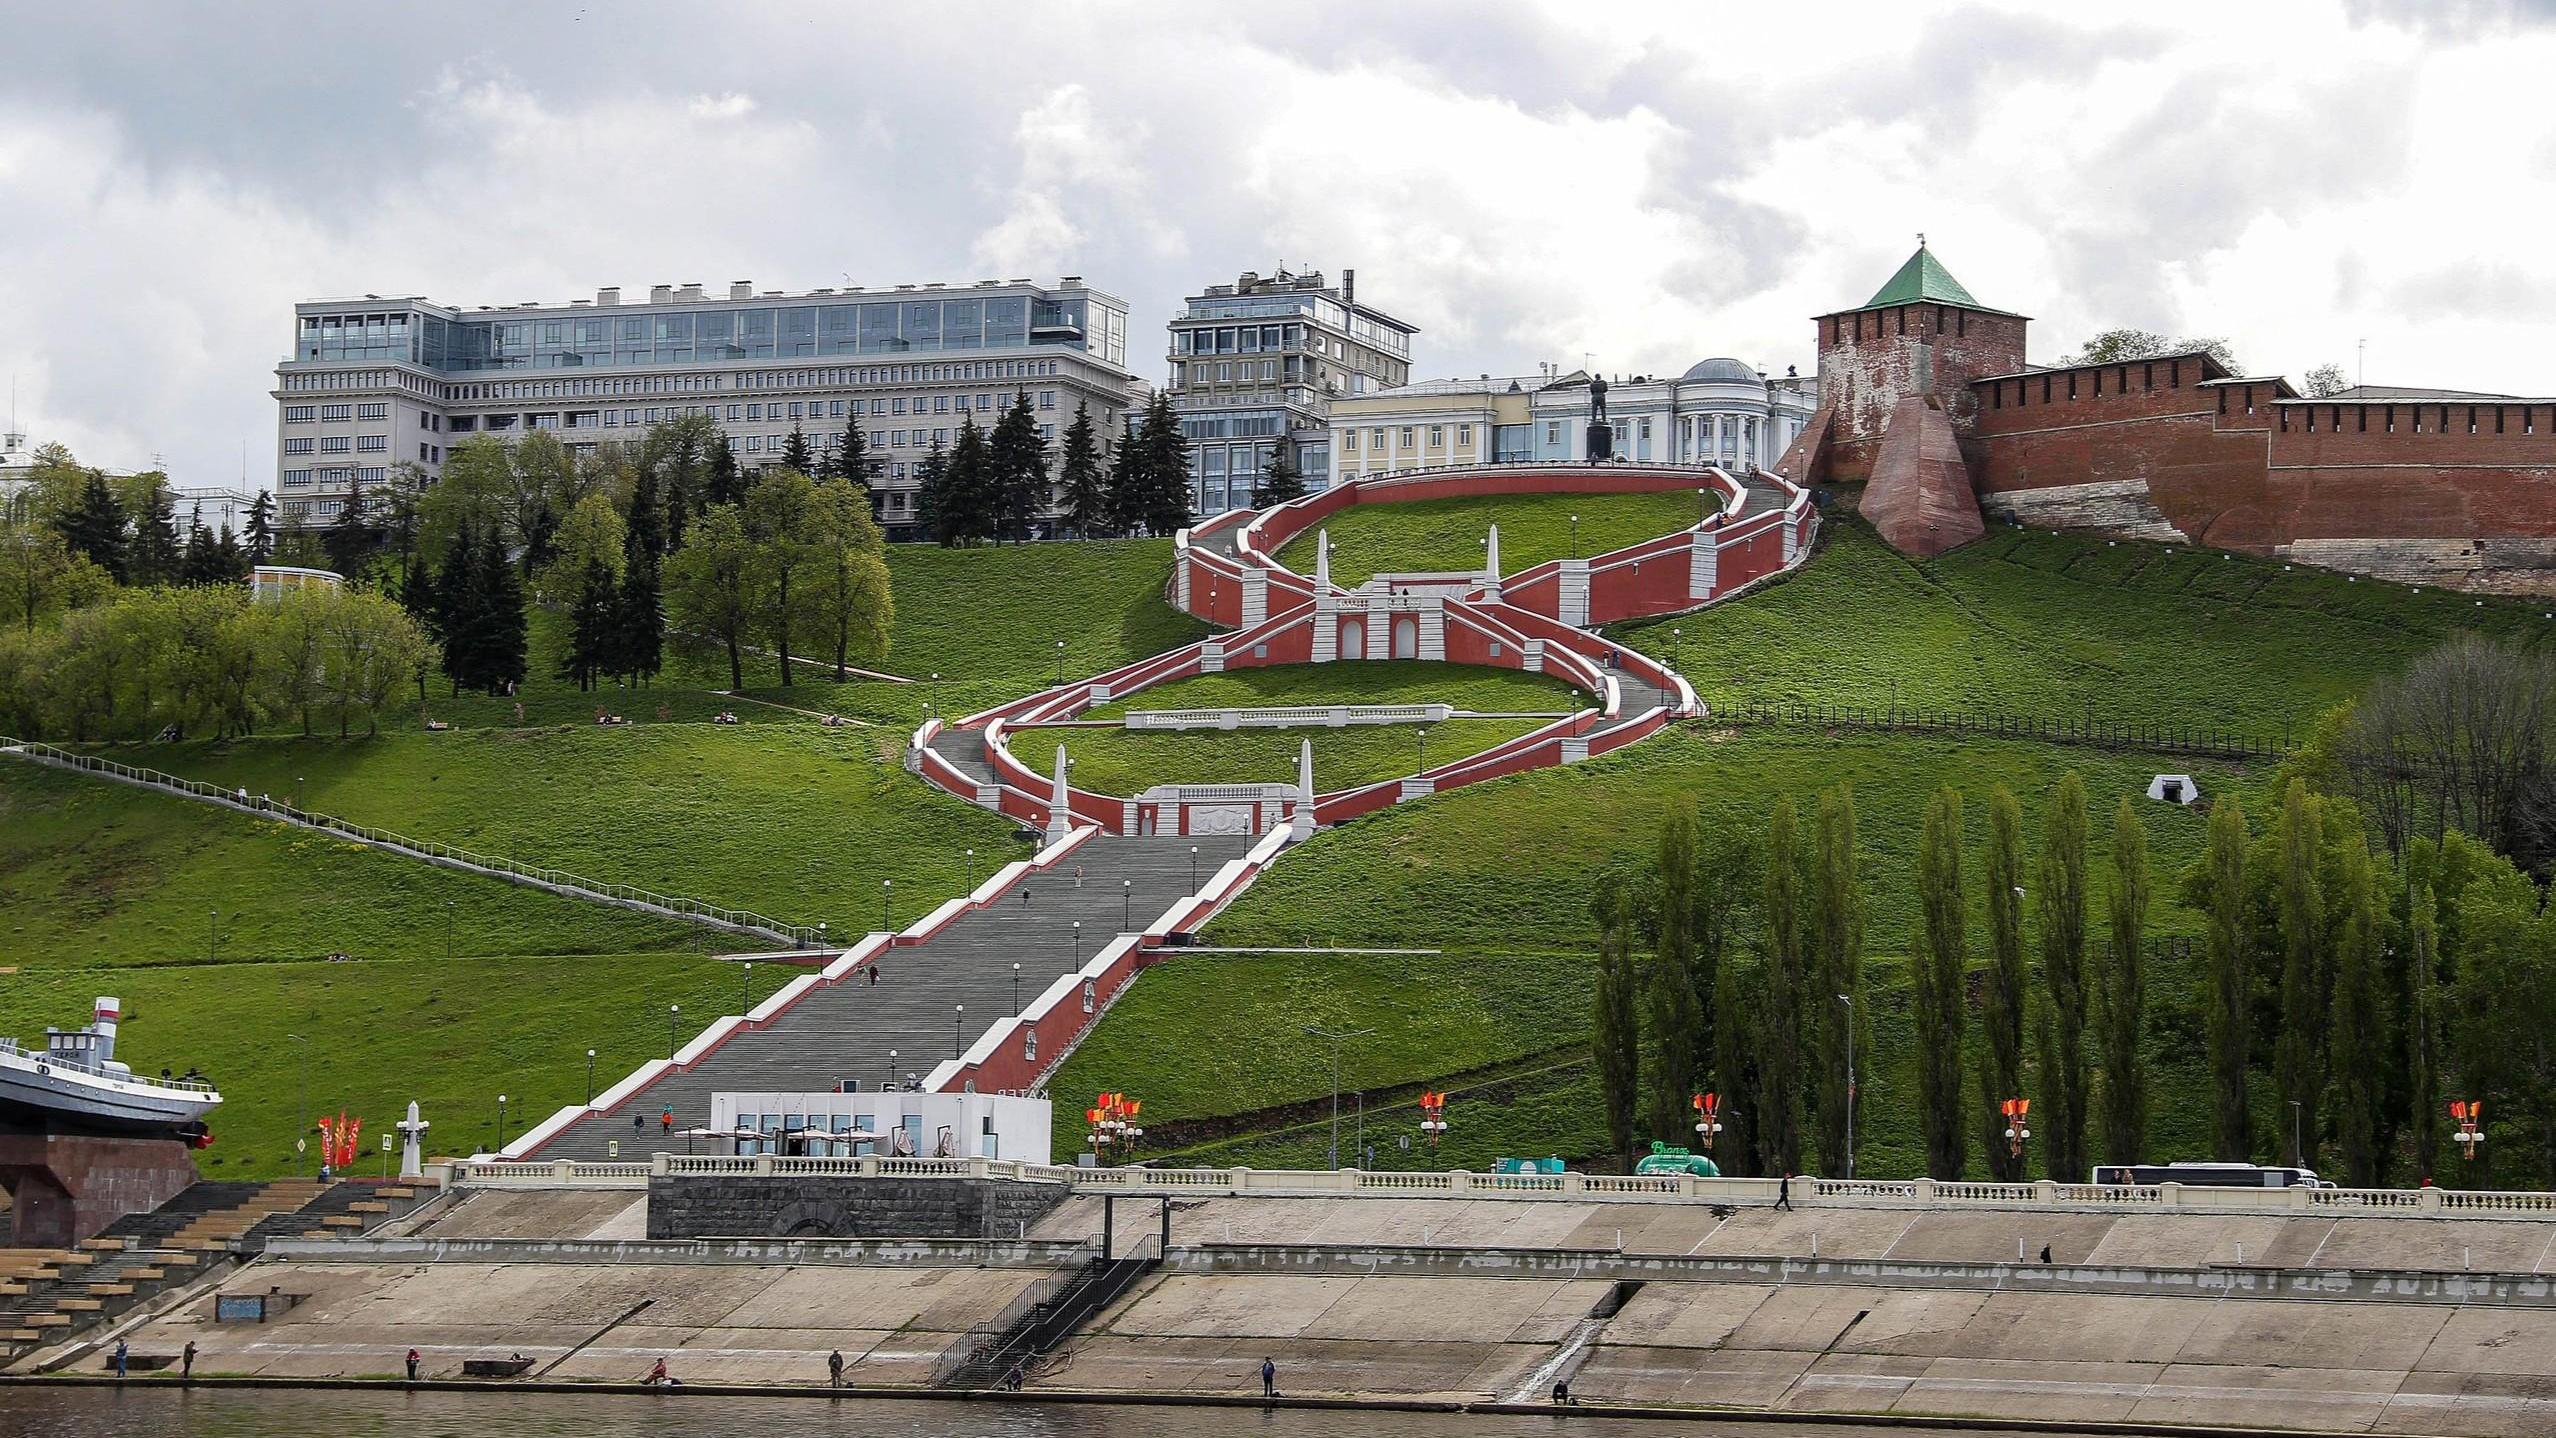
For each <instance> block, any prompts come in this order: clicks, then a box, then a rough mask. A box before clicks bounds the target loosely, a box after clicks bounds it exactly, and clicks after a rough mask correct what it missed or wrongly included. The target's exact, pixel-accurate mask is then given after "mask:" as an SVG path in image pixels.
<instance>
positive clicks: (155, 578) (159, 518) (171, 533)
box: [125, 474, 351, 584]
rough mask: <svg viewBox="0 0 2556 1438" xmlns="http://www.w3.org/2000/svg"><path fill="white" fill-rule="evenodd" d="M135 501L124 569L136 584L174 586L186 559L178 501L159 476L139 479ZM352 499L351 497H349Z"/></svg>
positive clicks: (146, 476) (133, 498)
mask: <svg viewBox="0 0 2556 1438" xmlns="http://www.w3.org/2000/svg"><path fill="white" fill-rule="evenodd" d="M131 492H132V500H131V503H130V504H129V505H128V506H127V507H128V508H129V509H130V510H131V511H132V514H133V538H132V541H131V544H130V546H129V547H128V549H127V550H126V553H125V565H126V568H127V570H128V571H129V579H130V582H132V583H134V584H174V583H176V582H177V580H178V578H179V562H180V560H181V559H182V557H183V551H182V550H181V548H180V545H179V540H178V527H177V497H176V495H175V494H173V493H172V492H171V491H170V489H169V485H168V481H167V480H165V479H163V478H161V477H160V476H159V475H157V474H144V475H137V476H135V478H134V481H133V488H132V491H131ZM350 498H351V497H350Z"/></svg>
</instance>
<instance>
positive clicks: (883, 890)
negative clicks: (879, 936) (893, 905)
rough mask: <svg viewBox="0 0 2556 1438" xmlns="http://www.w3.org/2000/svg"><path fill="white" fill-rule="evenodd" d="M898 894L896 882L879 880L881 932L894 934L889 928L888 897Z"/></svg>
mask: <svg viewBox="0 0 2556 1438" xmlns="http://www.w3.org/2000/svg"><path fill="white" fill-rule="evenodd" d="M895 892H896V880H894V879H881V880H879V932H881V933H893V932H895V931H894V930H892V929H890V928H889V927H888V895H890V894H892V893H895Z"/></svg>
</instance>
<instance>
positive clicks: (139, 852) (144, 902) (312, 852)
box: [0, 761, 709, 1013]
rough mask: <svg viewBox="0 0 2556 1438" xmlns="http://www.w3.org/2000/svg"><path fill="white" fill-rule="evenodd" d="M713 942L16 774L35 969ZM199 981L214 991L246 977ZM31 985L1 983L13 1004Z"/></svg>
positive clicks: (20, 928)
mask: <svg viewBox="0 0 2556 1438" xmlns="http://www.w3.org/2000/svg"><path fill="white" fill-rule="evenodd" d="M216 911H218V912H219V913H220V915H221V919H220V921H219V930H218V933H217V932H216V928H215V921H214V919H213V915H214V913H215V912H216ZM707 932H709V931H706V930H703V929H701V928H699V927H698V926H696V925H691V924H683V923H678V922H676V921H674V920H671V919H656V918H650V917H648V916H646V915H643V914H635V913H630V912H628V911H625V910H622V909H616V908H611V907H608V906H605V905H600V904H589V903H585V902H582V901H580V900H575V899H563V898H558V897H555V896H553V895H550V894H545V893H541V892H539V891H538V890H533V889H519V888H516V887H515V886H513V885H511V884H504V883H499V882H497V881H495V880H493V879H483V878H478V877H474V876H472V875H468V874H459V873H455V872H453V871H451V870H448V869H439V868H436V867H434V866H432V865H429V864H422V863H419V862H417V861H416V860H414V859H404V858H400V857H398V856H396V855H392V854H386V853H383V852H381V851H379V850H376V849H370V848H366V847H364V846H363V845H360V844H352V843H348V842H346V841H344V840H340V839H331V838H326V837H323V836H321V835H317V834H313V833H310V832H309V831H307V830H302V829H297V828H294V827H292V826H290V825H286V824H280V823H276V822H273V821H271V820H263V819H253V818H250V817H248V816H246V815H243V814H235V813H231V812H228V811H226V810H221V809H215V808H212V807H210V806H207V805H203V804H198V803H194V802H191V801H189V800H185V799H179V798H174V797H171V796H168V795H162V794H153V793H149V792H147V791H144V790H141V789H135V788H130V787H128V786H125V785H122V784H116V783H112V782H109V781H107V780H102V779H93V778H88V777H86V776H82V775H75V774H68V773H64V772H62V771H60V770H54V769H43V768H38V767H36V766H35V765H32V764H25V763H20V762H17V761H0V954H5V955H6V956H7V958H6V962H8V963H11V964H16V965H19V966H21V967H22V968H24V969H47V970H52V969H63V968H92V967H97V966H102V965H126V964H166V963H176V962H194V963H201V962H202V961H203V960H205V959H206V958H207V957H218V958H220V959H222V960H226V961H227V960H234V959H250V958H317V957H321V956H324V955H326V954H330V953H334V952H347V953H353V954H360V955H362V956H364V957H366V958H368V959H371V958H419V959H422V958H441V957H443V955H444V953H445V952H446V947H447V944H449V945H450V946H451V950H452V952H454V953H458V954H479V955H523V956H533V955H554V954H591V953H621V952H632V951H640V950H651V949H654V950H670V949H682V948H685V947H687V946H689V945H692V944H695V943H698V942H701V941H702V938H701V936H702V935H704V934H705V933H707ZM540 962H543V963H549V962H552V961H551V960H548V959H543V960H540ZM189 972H190V973H191V974H193V975H195V976H196V977H195V979H194V980H193V981H194V982H196V983H198V984H201V985H202V986H203V987H204V988H205V989H207V990H208V991H211V990H218V989H220V988H222V987H223V986H224V985H225V984H226V983H227V982H228V980H229V976H230V975H231V974H232V973H233V972H234V970H233V969H231V968H230V967H228V966H225V967H223V968H220V969H205V968H196V969H192V970H190V971H189ZM26 982H29V980H28V978H27V977H26V975H24V974H22V975H21V976H20V977H19V978H18V979H13V980H5V981H0V993H6V992H9V991H10V988H11V986H12V985H18V984H23V983H26ZM80 1012H82V1013H85V1012H86V1009H85V1008H82V1009H81V1010H80Z"/></svg>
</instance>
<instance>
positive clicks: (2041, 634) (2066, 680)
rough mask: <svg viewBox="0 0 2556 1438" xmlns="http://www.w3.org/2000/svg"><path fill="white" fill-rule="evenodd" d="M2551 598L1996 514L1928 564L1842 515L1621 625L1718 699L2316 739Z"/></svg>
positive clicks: (2539, 621) (2527, 622)
mask: <svg viewBox="0 0 2556 1438" xmlns="http://www.w3.org/2000/svg"><path fill="white" fill-rule="evenodd" d="M2543 612H2544V611H2543V609H2541V608H2533V607H2531V606H2529V605H2527V604H2523V603H2519V602H2516V601H2507V600H2487V601H2486V602H2485V603H2484V604H2483V605H2482V606H2480V605H2479V604H2478V603H2477V601H2476V600H2475V598H2474V597H2472V596H2469V597H2462V596H2455V595H2447V594H2443V593H2441V592H2440V591H2437V590H2433V591H2426V592H2425V593H2422V594H2419V595H2418V594H2414V593H2412V592H2411V591H2410V590H2408V589H2407V588H2406V587H2405V586H2402V585H2389V584H2380V583H2377V582H2375V581H2371V580H2357V581H2347V580H2346V579H2345V578H2344V577H2342V576H2340V575H2334V574H2328V573H2324V572H2321V571H2311V570H2307V569H2284V568H2283V566H2282V565H2280V564H2279V563H2277V562H2274V561H2269V560H2256V559H2248V558H2242V557H2232V556H2229V555H2226V554H2224V553H2220V552H2216V551H2207V550H2193V549H2190V548H2186V547H2180V546H2163V545H2154V544H2139V543H2133V542H2128V541H2123V542H2120V543H2110V542H2107V541H2104V540H2100V539H2083V538H2074V537H2069V536H2064V535H2053V534H2033V533H2022V532H2018V531H2015V530H2011V529H2005V530H1996V531H1992V532H1991V533H1990V535H1989V537H1988V538H1987V539H1985V540H1982V541H1980V542H1979V543H1976V544H1971V545H1968V546H1965V547H1963V548H1961V549H1957V550H1955V551H1953V552H1952V553H1951V554H1948V555H1945V556H1944V557H1943V558H1941V559H1939V560H1937V561H1935V562H1933V563H1931V564H1919V563H1916V562H1913V561H1911V560H1909V559H1907V558H1905V557H1904V556H1901V555H1899V554H1898V553H1896V552H1894V551H1892V550H1891V549H1889V548H1888V547H1887V546H1885V545H1883V544H1882V543H1881V542H1880V540H1879V539H1877V538H1875V537H1874V535H1873V532H1872V531H1871V530H1870V529H1869V528H1867V527H1865V526H1864V525H1862V524H1860V523H1858V522H1855V521H1853V520H1841V519H1839V518H1838V517H1837V516H1835V515H1831V517H1830V520H1829V524H1828V529H1827V533H1826V537H1825V539H1824V541H1823V543H1822V545H1821V548H1820V550H1819V552H1818V553H1817V555H1815V556H1814V557H1813V559H1812V561H1811V563H1810V564H1809V565H1808V566H1807V567H1806V568H1804V569H1803V570H1802V571H1801V572H1800V573H1799V574H1797V575H1795V576H1794V577H1792V578H1791V579H1788V580H1786V581H1784V582H1783V583H1781V584H1778V585H1775V586H1773V587H1771V588H1769V589H1767V590H1765V591H1763V592H1761V593H1758V594H1754V595H1751V596H1749V597H1747V598H1744V599H1741V600H1738V601H1736V602H1734V603H1731V604H1727V605H1721V606H1717V607H1715V608H1712V609H1708V610H1706V611H1704V612H1703V613H1701V614H1692V615H1686V616H1682V617H1680V618H1676V619H1671V620H1659V621H1651V622H1647V623H1643V624H1638V625H1629V626H1623V627H1621V629H1620V630H1619V631H1618V632H1620V633H1621V634H1622V636H1623V637H1625V638H1626V639H1627V640H1628V642H1630V643H1632V644H1633V645H1634V646H1635V647H1636V648H1639V649H1642V650H1644V651H1645V652H1647V653H1651V654H1654V655H1657V656H1659V657H1661V658H1662V659H1665V660H1667V661H1668V662H1669V663H1670V664H1672V665H1673V666H1675V667H1676V668H1677V669H1678V670H1679V671H1680V672H1682V673H1684V674H1685V675H1686V677H1687V678H1688V679H1689V680H1691V681H1692V682H1693V683H1694V685H1695V687H1696V691H1697V693H1698V694H1699V695H1700V696H1701V697H1702V698H1703V699H1704V701H1705V702H1706V703H1707V704H1716V703H1728V702H1730V701H1733V700H1741V699H1748V700H1759V701H1776V702H1785V703H1793V702H1803V701H1812V702H1822V703H1834V704H1859V705H1869V706H1872V707H1874V708H1883V707H1886V706H1888V705H1889V704H1891V703H1892V702H1893V700H1894V699H1896V701H1897V702H1898V703H1899V704H1900V705H1902V706H1908V707H1926V708H1941V709H1966V710H1973V711H1987V712H1993V713H2001V714H2015V715H2035V716H2047V717H2050V718H2054V719H2065V720H2076V719H2083V718H2086V717H2088V716H2091V717H2093V718H2096V719H2099V720H2105V721H2130V722H2142V723H2150V724H2174V725H2187V726H2196V727H2207V726H2217V727H2220V728H2223V729H2229V730H2240V731H2244V732H2246V733H2249V734H2251V735H2253V736H2255V737H2257V738H2262V739H2268V740H2273V741H2278V740H2280V739H2281V738H2282V736H2283V734H2284V733H2285V731H2286V732H2287V733H2289V734H2290V735H2292V736H2293V737H2304V735H2305V734H2306V732H2307V730H2308V728H2309V727H2310V726H2311V725H2312V724H2313V723H2314V721H2315V720H2316V718H2317V716H2318V715H2319V714H2320V713H2322V712H2323V711H2324V710H2325V709H2327V708H2329V707H2330V706H2332V705H2334V704H2336V703H2338V702H2340V701H2342V700H2344V699H2346V698H2349V697H2350V696H2351V695H2353V694H2355V693H2357V692H2359V691H2360V689H2361V688H2362V687H2363V686H2364V685H2366V684H2367V683H2369V681H2370V680H2372V679H2373V678H2376V677H2378V676H2380V675H2382V674H2387V673H2392V672H2394V671H2395V670H2397V669H2399V668H2401V667H2403V665H2404V664H2405V663H2406V662H2407V661H2408V660H2410V659H2411V658H2413V657H2414V656H2415V655H2417V654H2419V653H2421V652H2422V651H2424V650H2426V649H2428V648H2430V647H2432V646H2433V645H2435V644H2437V643H2439V642H2441V641H2442V640H2443V639H2445V638H2447V637H2449V636H2450V635H2451V634H2453V633H2455V632H2457V631H2458V630H2460V629H2476V630H2481V631H2484V632H2487V633H2495V634H2513V635H2518V636H2521V637H2523V638H2525V639H2528V640H2531V641H2533V642H2541V643H2544V642H2548V638H2547V637H2548V635H2549V634H2550V633H2551V631H2556V624H2551V623H2549V622H2548V621H2547V620H2545V619H2543V618H2541V617H2540V616H2541V614H2542V613H2543Z"/></svg>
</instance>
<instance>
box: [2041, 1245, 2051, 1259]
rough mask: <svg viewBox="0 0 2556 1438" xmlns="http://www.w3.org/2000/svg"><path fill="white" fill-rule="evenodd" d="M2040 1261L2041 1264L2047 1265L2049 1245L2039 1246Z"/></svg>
mask: <svg viewBox="0 0 2556 1438" xmlns="http://www.w3.org/2000/svg"><path fill="white" fill-rule="evenodd" d="M2041 1261H2042V1262H2044V1263H2048V1262H2049V1261H2050V1245H2049V1244H2046V1243H2045V1244H2043V1245H2042V1246H2041Z"/></svg>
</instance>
